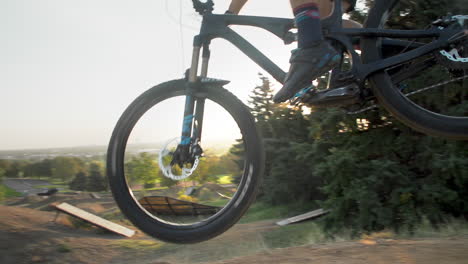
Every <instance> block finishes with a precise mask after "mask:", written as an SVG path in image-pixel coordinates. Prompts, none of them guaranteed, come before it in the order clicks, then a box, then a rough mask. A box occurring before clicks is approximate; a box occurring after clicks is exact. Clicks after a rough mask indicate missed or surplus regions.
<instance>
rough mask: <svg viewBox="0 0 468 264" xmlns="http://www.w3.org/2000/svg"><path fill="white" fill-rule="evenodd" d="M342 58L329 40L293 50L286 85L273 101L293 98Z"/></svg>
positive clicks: (278, 101) (279, 101) (277, 101)
mask: <svg viewBox="0 0 468 264" xmlns="http://www.w3.org/2000/svg"><path fill="white" fill-rule="evenodd" d="M340 60H341V55H340V54H339V53H338V52H337V51H336V50H335V49H334V48H333V47H332V46H331V45H330V44H329V43H328V42H327V41H322V42H320V43H319V44H317V45H316V46H313V47H311V48H306V49H296V50H293V52H292V56H291V59H290V60H289V62H290V63H291V67H290V68H289V72H288V74H287V75H286V79H285V81H284V86H283V88H281V90H279V91H278V93H277V94H276V95H275V96H274V97H273V101H274V102H275V103H281V102H283V101H286V100H287V99H289V98H292V97H293V96H294V95H295V94H296V93H297V92H298V91H300V90H301V89H302V88H304V87H306V86H308V85H310V82H311V81H312V80H315V79H316V78H317V77H320V76H321V75H323V74H325V73H326V72H328V71H330V70H331V69H333V68H334V67H336V66H337V65H338V64H339V63H340Z"/></svg>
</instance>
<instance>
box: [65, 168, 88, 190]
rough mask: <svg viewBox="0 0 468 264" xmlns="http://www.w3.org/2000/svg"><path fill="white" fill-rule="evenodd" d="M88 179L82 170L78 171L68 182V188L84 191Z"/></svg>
mask: <svg viewBox="0 0 468 264" xmlns="http://www.w3.org/2000/svg"><path fill="white" fill-rule="evenodd" d="M87 183H88V179H87V177H86V174H85V173H84V172H78V173H77V174H76V175H75V178H73V180H72V181H71V182H70V183H69V184H68V186H69V187H70V190H75V191H84V190H86V188H87Z"/></svg>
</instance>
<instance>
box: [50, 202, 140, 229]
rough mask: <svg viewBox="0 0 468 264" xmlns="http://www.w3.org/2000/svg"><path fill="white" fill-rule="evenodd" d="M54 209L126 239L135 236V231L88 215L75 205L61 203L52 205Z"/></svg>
mask: <svg viewBox="0 0 468 264" xmlns="http://www.w3.org/2000/svg"><path fill="white" fill-rule="evenodd" d="M51 206H53V207H54V208H56V209H57V210H59V211H61V212H64V213H66V214H69V215H71V216H74V217H77V218H79V219H82V220H84V221H86V222H88V223H91V224H93V225H95V226H98V227H101V228H104V229H106V230H109V231H111V232H114V233H117V234H119V235H122V236H126V237H132V236H133V235H134V234H135V231H134V230H131V229H128V228H126V227H124V226H121V225H118V224H116V223H112V222H111V221H108V220H106V219H104V218H101V217H99V216H97V215H93V214H91V213H88V212H86V211H84V210H81V209H80V208H77V207H75V206H73V205H70V204H68V203H61V204H51Z"/></svg>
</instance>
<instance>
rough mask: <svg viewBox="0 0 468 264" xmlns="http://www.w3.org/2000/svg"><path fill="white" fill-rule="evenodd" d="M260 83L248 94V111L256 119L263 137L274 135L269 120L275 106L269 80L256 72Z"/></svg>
mask: <svg viewBox="0 0 468 264" xmlns="http://www.w3.org/2000/svg"><path fill="white" fill-rule="evenodd" d="M258 76H259V78H260V80H261V82H262V84H261V85H258V86H256V87H255V88H254V89H253V91H252V94H251V95H250V96H249V97H250V100H249V104H250V112H251V113H252V115H253V116H254V117H255V120H256V121H257V122H256V123H257V126H258V128H259V129H260V132H261V133H262V136H263V137H264V138H271V137H274V136H275V135H274V131H273V129H272V127H271V124H270V122H269V121H270V120H271V118H272V116H273V112H274V111H275V109H276V107H275V104H274V102H273V89H272V88H271V83H270V80H269V79H268V78H267V77H265V76H263V75H262V74H260V73H259V74H258Z"/></svg>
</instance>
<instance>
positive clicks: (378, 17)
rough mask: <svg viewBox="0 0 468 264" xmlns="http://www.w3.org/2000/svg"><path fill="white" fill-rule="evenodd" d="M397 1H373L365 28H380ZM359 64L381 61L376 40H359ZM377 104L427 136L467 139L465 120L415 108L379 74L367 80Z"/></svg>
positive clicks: (383, 74) (378, 44)
mask: <svg viewBox="0 0 468 264" xmlns="http://www.w3.org/2000/svg"><path fill="white" fill-rule="evenodd" d="M397 2H398V0H377V1H375V3H374V6H373V7H372V9H371V10H370V12H369V16H368V18H367V21H366V24H365V27H366V28H382V27H383V25H385V22H386V20H387V18H388V15H389V13H390V12H391V10H392V8H393V7H394V6H395V4H397ZM362 50H363V54H362V60H363V63H370V62H374V61H377V60H380V59H382V57H381V52H380V51H381V45H380V42H379V39H378V38H364V39H363V40H362ZM369 81H370V84H371V86H372V89H373V92H374V94H375V96H376V97H377V99H378V101H379V102H380V103H381V104H382V105H383V106H384V108H385V109H387V110H388V111H389V112H390V113H391V114H392V115H394V116H395V117H396V118H397V119H398V120H400V121H401V122H403V123H404V124H406V125H407V126H409V127H411V128H413V129H415V130H417V131H420V132H423V133H425V134H428V135H432V136H437V137H443V138H448V139H457V140H468V117H453V116H447V115H441V114H438V113H434V112H431V111H429V110H427V109H425V108H422V107H420V106H418V105H417V104H415V103H413V102H412V101H410V100H409V99H408V98H407V97H406V96H404V95H403V94H402V93H401V92H400V91H399V90H398V89H397V88H396V87H394V85H393V83H392V80H391V78H390V76H389V75H388V74H387V73H386V72H384V71H382V72H378V73H375V74H373V75H371V76H370V77H369Z"/></svg>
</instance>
